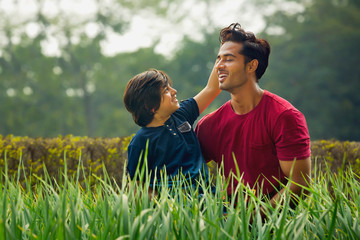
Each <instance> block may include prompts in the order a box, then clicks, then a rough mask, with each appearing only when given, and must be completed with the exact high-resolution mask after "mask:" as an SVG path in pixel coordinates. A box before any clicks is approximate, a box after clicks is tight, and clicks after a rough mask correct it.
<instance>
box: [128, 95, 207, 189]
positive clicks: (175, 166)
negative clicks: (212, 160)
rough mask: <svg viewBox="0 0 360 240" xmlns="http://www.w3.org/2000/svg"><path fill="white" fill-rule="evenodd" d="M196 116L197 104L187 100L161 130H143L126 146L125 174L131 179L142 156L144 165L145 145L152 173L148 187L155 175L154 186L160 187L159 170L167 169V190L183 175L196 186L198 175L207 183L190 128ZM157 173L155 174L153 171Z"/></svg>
mask: <svg viewBox="0 0 360 240" xmlns="http://www.w3.org/2000/svg"><path fill="white" fill-rule="evenodd" d="M198 116H199V108H198V105H197V103H196V101H195V100H194V99H193V98H190V99H188V100H186V101H183V102H181V103H180V108H179V109H178V110H177V111H176V112H174V113H173V114H172V115H171V116H170V118H169V119H168V120H167V121H166V122H165V124H164V125H163V126H159V127H143V128H141V129H140V130H139V131H138V132H137V133H136V134H135V136H134V137H133V138H132V139H131V142H130V144H129V146H128V164H127V170H128V173H129V175H130V178H131V179H133V178H134V175H135V171H136V168H137V165H138V163H139V160H140V156H141V163H140V169H141V165H142V164H143V163H144V155H145V149H146V143H147V141H149V143H148V144H149V145H148V152H147V164H148V171H149V172H150V171H151V175H150V178H151V182H150V187H154V186H153V180H154V177H155V174H154V173H155V172H156V179H157V181H156V183H155V184H156V186H160V182H161V181H160V179H161V178H160V170H162V171H164V168H165V169H166V174H167V175H168V187H170V186H172V185H173V181H172V180H173V179H172V177H174V176H175V175H177V174H178V173H179V171H180V170H181V171H182V174H183V175H185V176H186V177H187V178H191V179H192V183H193V184H194V183H195V182H196V179H197V178H198V177H199V173H200V171H201V174H202V177H203V178H204V179H208V169H207V166H206V163H205V160H204V158H203V156H202V154H201V149H200V145H199V142H198V140H197V137H196V134H195V132H194V130H193V127H192V125H193V124H194V122H195V120H196V118H197V117H198ZM155 169H156V171H155Z"/></svg>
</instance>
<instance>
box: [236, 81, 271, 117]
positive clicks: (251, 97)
mask: <svg viewBox="0 0 360 240" xmlns="http://www.w3.org/2000/svg"><path fill="white" fill-rule="evenodd" d="M263 94H264V90H263V89H261V88H260V87H259V85H257V84H255V85H253V86H250V87H248V88H242V89H240V90H239V91H238V92H235V93H231V100H230V103H231V107H232V109H233V110H234V112H235V113H236V114H239V115H243V114H246V113H248V112H250V111H252V110H253V109H254V108H255V107H256V106H257V105H258V104H259V102H260V100H261V98H262V96H263Z"/></svg>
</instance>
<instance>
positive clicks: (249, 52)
mask: <svg viewBox="0 0 360 240" xmlns="http://www.w3.org/2000/svg"><path fill="white" fill-rule="evenodd" d="M219 40H220V42H221V45H222V44H224V43H225V42H228V41H230V42H240V43H242V44H243V49H242V50H241V52H240V54H243V55H245V63H248V62H250V61H251V60H253V59H256V60H258V62H259V64H258V67H257V69H256V78H257V80H259V79H260V78H261V77H262V75H263V74H264V73H265V70H266V68H267V66H268V64H269V55H270V44H269V42H268V41H266V40H265V39H261V38H256V37H255V35H254V33H252V32H245V30H244V29H243V28H241V25H240V24H239V23H232V24H231V25H230V26H229V27H226V28H223V29H222V30H221V31H220V36H219Z"/></svg>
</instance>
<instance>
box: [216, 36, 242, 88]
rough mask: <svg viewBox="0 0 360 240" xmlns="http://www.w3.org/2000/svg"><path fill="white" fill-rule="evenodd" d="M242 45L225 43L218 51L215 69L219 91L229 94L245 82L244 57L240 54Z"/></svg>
mask: <svg viewBox="0 0 360 240" xmlns="http://www.w3.org/2000/svg"><path fill="white" fill-rule="evenodd" d="M242 47H243V44H242V43H237V42H230V41H229V42H225V43H224V44H223V45H222V46H221V47H220V49H219V53H218V56H217V59H216V64H215V68H216V71H217V74H218V79H219V86H220V89H222V90H225V91H229V92H230V93H231V92H233V91H234V90H236V89H238V88H240V87H241V86H243V85H244V84H245V83H246V82H247V79H248V78H247V74H246V69H245V56H244V55H242V54H240V53H239V52H241V50H242Z"/></svg>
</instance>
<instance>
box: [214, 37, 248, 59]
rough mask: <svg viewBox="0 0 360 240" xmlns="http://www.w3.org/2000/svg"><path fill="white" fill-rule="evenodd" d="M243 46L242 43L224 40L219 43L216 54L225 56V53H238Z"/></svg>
mask: <svg viewBox="0 0 360 240" xmlns="http://www.w3.org/2000/svg"><path fill="white" fill-rule="evenodd" d="M242 48H243V44H242V43H239V42H230V41H229V42H225V43H224V44H222V45H221V47H220V49H219V52H218V56H227V55H239V53H240V52H241V50H242Z"/></svg>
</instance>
